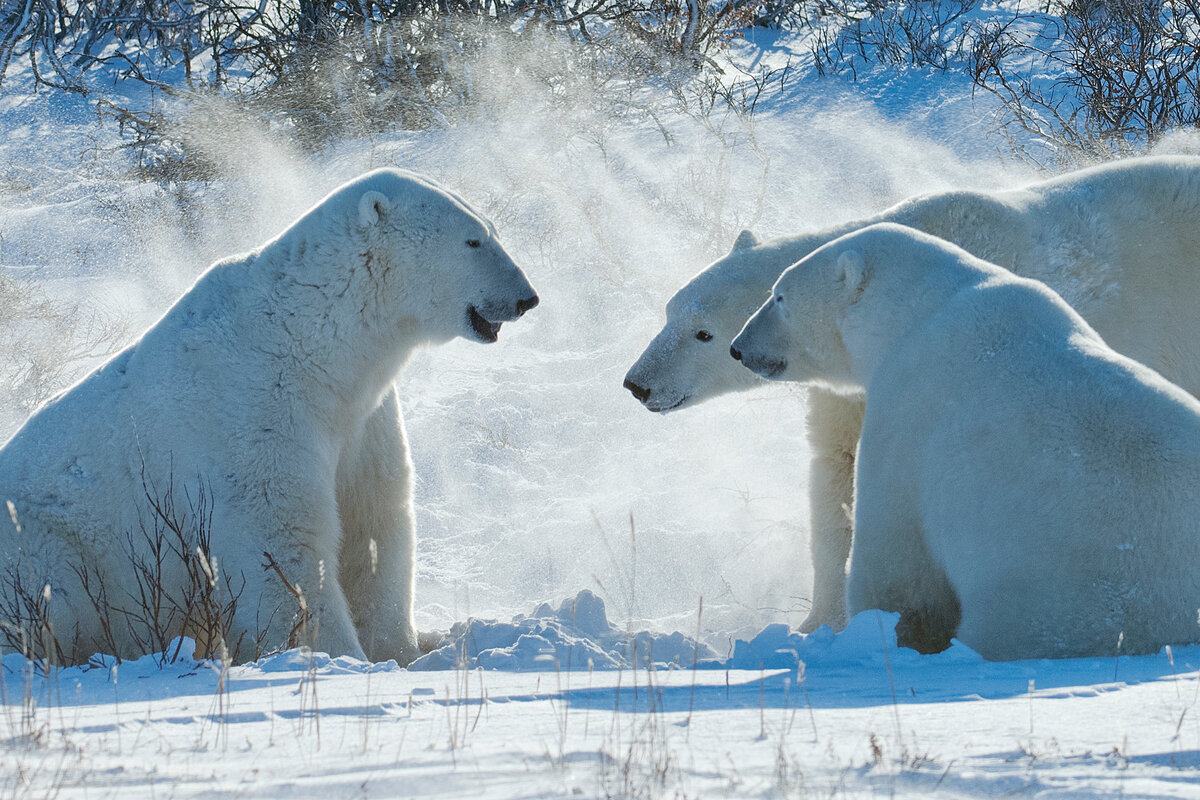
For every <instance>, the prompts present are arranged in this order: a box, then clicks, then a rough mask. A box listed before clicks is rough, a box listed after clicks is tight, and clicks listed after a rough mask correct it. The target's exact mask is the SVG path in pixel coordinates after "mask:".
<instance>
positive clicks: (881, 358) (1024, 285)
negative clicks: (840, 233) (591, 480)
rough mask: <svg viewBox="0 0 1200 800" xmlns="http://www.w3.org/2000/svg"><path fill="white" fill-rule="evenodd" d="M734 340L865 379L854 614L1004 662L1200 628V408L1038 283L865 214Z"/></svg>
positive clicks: (824, 373) (767, 357)
mask: <svg viewBox="0 0 1200 800" xmlns="http://www.w3.org/2000/svg"><path fill="white" fill-rule="evenodd" d="M731 354H732V355H733V356H734V357H735V358H737V359H739V360H740V361H741V362H742V363H743V364H744V365H745V366H747V367H749V368H750V369H752V370H753V371H755V372H757V373H758V374H760V375H762V376H763V377H766V378H769V379H773V380H791V381H801V382H805V383H811V384H817V385H822V386H825V387H830V388H833V389H835V390H839V389H840V390H845V389H857V390H859V391H862V390H864V389H865V395H866V412H865V417H864V421H863V429H862V437H861V439H860V445H859V454H858V461H857V465H856V469H857V472H856V475H855V480H856V487H857V489H856V492H857V493H856V497H855V504H854V530H855V533H854V541H853V545H852V549H851V555H850V567H849V575H848V577H847V586H846V604H847V611H848V612H849V613H851V614H854V613H857V612H859V611H862V610H865V609H870V608H881V609H884V610H889V611H898V612H900V614H901V619H900V623H899V626H898V627H897V635H898V637H899V640H900V644H902V645H906V646H909V647H915V648H917V649H919V650H922V651H925V652H930V651H936V650H939V649H942V648H944V647H945V646H947V645H948V644H949V640H950V637H951V636H957V637H958V639H959V640H961V641H962V642H964V643H965V644H967V645H969V646H970V647H972V648H974V649H975V650H976V651H977V652H979V653H980V654H981V655H982V656H984V657H985V658H987V659H993V660H1005V659H1025V658H1055V657H1078V656H1111V655H1114V654H1117V653H1147V652H1155V651H1157V650H1159V649H1160V648H1161V647H1162V646H1163V645H1178V644H1187V643H1192V642H1196V641H1200V627H1198V624H1197V611H1198V609H1200V402H1197V401H1196V399H1194V398H1193V397H1192V396H1191V395H1189V394H1187V393H1186V392H1184V391H1183V390H1182V389H1180V388H1178V387H1177V386H1175V385H1174V384H1172V383H1170V382H1169V381H1167V380H1166V379H1165V378H1163V377H1162V376H1160V375H1159V374H1158V373H1156V372H1154V371H1153V370H1151V369H1149V368H1147V367H1145V366H1143V365H1141V364H1139V363H1138V362H1135V361H1133V360H1131V359H1129V358H1126V357H1125V356H1122V355H1120V354H1119V353H1117V352H1116V351H1114V350H1112V349H1111V348H1110V347H1108V346H1107V345H1106V344H1105V343H1104V341H1103V340H1102V339H1101V338H1100V336H1099V335H1098V334H1097V333H1096V332H1095V331H1094V330H1092V328H1091V327H1090V326H1089V325H1088V324H1087V322H1085V321H1084V319H1083V318H1082V317H1081V316H1079V314H1077V313H1076V312H1075V311H1074V310H1073V309H1071V308H1070V307H1069V306H1068V305H1067V304H1066V303H1065V302H1063V300H1062V299H1061V298H1060V297H1059V296H1058V295H1057V294H1055V293H1054V292H1053V291H1051V290H1050V289H1049V288H1048V287H1046V286H1045V285H1044V284H1042V283H1040V282H1037V281H1033V280H1028V279H1025V278H1020V277H1017V276H1016V275H1014V274H1012V273H1011V272H1008V271H1007V270H1005V269H1003V268H1001V267H998V266H995V265H993V264H989V263H987V262H985V261H982V260H980V259H978V258H976V257H974V256H972V255H970V254H968V253H967V252H966V251H965V250H962V249H961V248H959V247H957V246H955V245H952V244H950V243H948V242H945V241H942V240H940V239H937V238H935V237H933V236H929V235H928V234H924V233H921V232H918V231H916V230H913V229H911V228H906V227H903V226H900V225H895V224H880V225H873V226H870V227H868V228H865V229H863V230H861V231H858V232H855V233H851V234H849V235H847V236H844V237H842V238H840V239H837V240H835V241H833V242H831V243H829V244H827V245H825V246H824V247H821V248H820V249H818V250H816V251H815V252H814V253H812V254H811V255H810V256H808V257H807V258H805V259H803V260H802V261H800V262H798V263H797V264H795V265H793V266H792V267H790V268H789V269H788V270H787V271H785V272H784V273H783V275H782V276H781V277H780V278H779V280H778V281H777V283H776V284H775V287H774V290H773V292H772V295H771V297H770V299H769V300H768V301H767V302H766V303H765V304H764V305H763V306H762V307H761V308H760V309H759V310H758V312H757V313H756V314H755V315H754V316H753V317H751V319H750V320H749V321H748V322H747V323H746V326H745V328H743V330H742V332H741V333H740V334H739V335H738V336H737V338H736V339H735V340H734V342H733V345H732V347H731Z"/></svg>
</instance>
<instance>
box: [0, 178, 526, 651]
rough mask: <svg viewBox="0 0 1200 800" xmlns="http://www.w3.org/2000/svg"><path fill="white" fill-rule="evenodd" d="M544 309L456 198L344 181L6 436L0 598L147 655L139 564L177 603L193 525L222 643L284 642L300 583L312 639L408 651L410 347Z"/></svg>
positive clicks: (486, 337) (422, 186) (244, 646)
mask: <svg viewBox="0 0 1200 800" xmlns="http://www.w3.org/2000/svg"><path fill="white" fill-rule="evenodd" d="M537 302H538V297H537V294H536V293H535V291H534V290H533V288H532V286H530V283H529V281H528V280H527V279H526V277H525V275H524V274H523V273H522V272H521V270H520V269H519V268H518V267H517V266H516V264H514V263H513V261H512V259H511V258H510V257H509V256H508V255H507V254H506V253H505V251H504V249H503V248H502V247H501V245H500V243H499V241H498V240H497V234H496V229H495V228H494V227H493V226H492V225H491V223H490V222H488V221H487V220H486V219H484V218H483V217H482V216H481V215H480V214H478V213H477V212H476V211H474V210H473V209H472V208H471V207H470V206H469V205H467V203H466V202H465V201H463V200H462V199H461V198H459V197H457V196H456V195H454V194H452V193H450V192H448V191H445V190H444V189H441V188H439V187H438V186H436V185H435V184H433V183H431V182H429V181H427V180H425V179H423V178H421V177H418V176H416V175H413V174H410V173H406V172H402V171H399V170H390V169H388V170H377V171H374V172H370V173H367V174H365V175H363V176H361V177H359V178H357V179H356V180H353V181H351V182H349V183H347V184H345V185H343V186H341V187H340V188H338V189H336V190H335V191H333V192H332V193H331V194H329V195H328V196H327V197H325V198H324V199H323V200H321V201H320V202H319V203H317V205H316V206H315V207H313V208H312V209H311V210H309V211H308V212H307V213H305V214H304V215H303V216H302V217H300V218H299V219H298V220H297V221H296V222H295V223H293V224H292V225H291V226H290V227H289V228H287V229H286V230H285V231H283V232H282V233H281V234H279V235H278V236H277V237H276V238H274V239H272V240H271V241H269V242H267V243H266V244H264V245H262V246H261V247H260V248H258V249H257V250H254V251H252V252H250V253H247V254H245V255H239V256H235V257H232V258H228V259H225V260H223V261H219V262H217V263H216V264H214V265H213V266H212V267H211V268H210V269H208V270H207V271H206V272H205V273H204V274H203V275H201V276H200V278H199V279H198V280H197V281H196V283H195V285H194V286H192V288H191V289H189V290H188V291H187V292H186V293H185V294H184V295H183V296H182V297H181V298H180V299H179V300H178V301H177V302H176V303H175V304H174V305H173V306H172V307H171V308H170V309H169V310H168V311H167V312H166V314H165V315H164V316H163V317H162V319H160V320H159V321H158V322H157V323H155V324H154V325H153V326H152V327H151V328H150V329H149V330H147V331H146V332H145V334H144V335H143V336H142V337H141V338H140V340H138V341H137V342H136V343H134V344H133V345H131V346H130V347H129V348H127V349H126V350H124V351H123V352H121V353H119V354H118V355H116V356H115V357H113V358H112V359H111V360H110V361H108V362H107V363H106V364H104V365H103V366H102V367H100V368H99V369H97V370H96V371H95V372H93V373H92V374H90V375H89V376H87V377H85V378H84V379H83V380H82V381H80V382H79V383H78V384H76V385H75V386H74V387H72V388H70V389H68V390H67V391H66V392H64V393H63V394H61V395H60V396H58V397H57V398H55V399H54V400H52V401H50V402H49V403H48V404H47V405H46V406H45V407H43V408H42V409H40V410H39V411H38V412H37V413H36V414H35V415H34V416H33V417H31V418H30V419H29V420H28V421H27V422H26V424H25V425H24V426H23V427H22V428H21V429H20V430H19V431H18V432H17V433H16V434H15V435H14V436H13V437H12V438H11V439H10V440H9V441H8V442H7V443H6V444H5V445H4V447H3V449H0V500H6V501H8V502H9V503H10V505H9V507H8V508H9V511H10V512H11V514H12V517H13V523H14V524H13V526H12V528H11V529H8V530H6V532H5V533H4V534H2V535H0V566H2V567H3V568H4V575H5V577H6V582H5V585H4V591H3V594H2V595H0V598H2V599H0V611H3V612H4V615H5V616H7V617H9V619H8V620H6V621H7V622H8V623H9V624H10V625H12V624H15V625H24V626H26V627H28V626H29V625H30V624H33V625H34V626H36V625H37V624H38V620H37V619H34V620H29V619H22V618H21V617H22V612H23V611H28V610H29V608H31V606H30V605H29V603H28V601H27V600H26V601H24V602H22V600H21V598H27V597H29V596H30V595H31V594H32V595H34V596H36V595H37V594H38V593H39V591H40V589H41V587H43V586H46V585H48V586H49V587H51V590H50V596H51V598H52V599H51V602H50V604H49V608H50V615H49V621H50V622H51V624H52V626H53V630H54V636H55V638H56V640H57V643H58V646H59V647H60V649H61V651H62V652H61V655H62V656H63V657H64V658H65V659H67V660H68V661H71V662H77V661H80V660H82V659H86V658H87V657H88V656H89V655H90V654H92V653H93V652H97V651H108V650H110V649H113V648H115V649H116V650H117V654H118V655H121V656H130V655H138V654H139V650H143V651H144V648H145V645H146V644H147V642H146V639H147V636H148V634H147V631H146V628H147V625H146V623H145V616H146V608H145V606H146V603H145V602H142V601H140V600H139V597H138V595H139V594H141V593H142V592H143V591H144V588H143V586H142V584H144V583H146V574H145V572H144V570H141V571H139V569H138V565H140V566H141V567H145V566H146V565H150V568H151V570H153V569H155V568H156V567H155V566H154V565H155V562H156V560H157V561H158V562H159V563H161V564H162V568H161V578H160V581H159V579H156V581H158V582H161V585H162V587H163V589H164V592H165V601H164V603H163V607H166V608H170V607H172V604H176V605H177V604H179V603H182V602H185V601H186V598H184V597H183V595H184V594H185V593H186V592H187V583H188V580H189V577H188V575H186V574H185V570H184V567H183V562H184V559H182V558H180V557H179V555H180V552H181V551H183V550H184V549H185V546H186V547H190V548H192V549H194V545H195V543H194V542H192V541H186V542H184V541H183V539H184V538H186V537H187V536H191V535H192V534H193V533H195V532H196V531H197V530H198V529H199V528H201V527H204V528H207V530H208V535H209V536H210V539H211V541H210V553H207V554H206V555H208V556H211V562H215V565H216V568H217V570H218V571H219V572H220V574H221V575H223V576H226V578H229V577H232V580H229V581H228V583H229V593H230V594H233V593H235V592H236V593H237V594H238V598H237V604H236V610H235V612H234V614H233V617H232V619H231V621H230V634H229V636H228V641H229V643H230V645H231V646H233V647H234V648H235V650H234V652H233V656H234V658H236V659H239V660H242V659H245V658H247V657H249V656H251V655H252V654H253V651H254V650H255V649H256V648H272V647H277V646H282V645H286V644H287V643H288V642H289V638H290V637H292V636H293V634H295V633H296V631H295V630H294V629H293V626H294V618H295V616H296V609H297V608H298V597H299V595H303V597H304V599H305V603H306V607H307V610H308V612H309V613H310V614H311V615H312V620H311V623H310V624H309V625H308V627H307V634H308V637H309V638H308V641H309V643H311V644H313V645H314V646H315V647H317V648H319V649H321V650H324V651H327V652H329V653H330V654H333V655H343V654H344V655H350V656H354V657H356V658H364V657H368V658H371V659H373V660H381V659H388V658H392V659H396V660H397V661H398V662H400V663H407V662H408V661H410V660H412V659H413V658H414V657H415V656H416V655H418V652H417V643H416V638H415V630H414V627H413V616H412V614H413V581H414V548H415V540H414V531H413V509H412V480H413V479H412V463H411V461H410V459H409V453H408V445H407V442H406V438H405V432H404V426H403V424H402V420H401V416H400V409H399V404H398V400H397V396H396V391H395V389H394V386H393V381H394V379H395V378H396V375H397V373H398V371H399V370H400V368H401V367H402V366H403V364H404V363H405V361H406V359H407V358H408V357H409V355H410V354H411V353H412V352H413V350H414V349H415V348H416V347H418V346H420V345H423V344H429V343H439V342H446V341H449V340H451V339H453V338H455V337H463V338H466V339H469V340H473V341H477V342H484V343H490V342H494V341H496V339H497V335H498V333H499V331H500V327H501V324H502V323H504V322H507V321H511V320H515V319H517V318H518V317H520V316H521V315H522V314H524V313H525V312H526V311H528V310H529V309H531V308H533V307H534V306H535V305H537ZM169 520H173V521H174V522H173V523H172V522H171V521H169ZM171 524H176V525H177V526H178V527H180V528H182V529H184V534H185V536H184V537H178V539H176V538H172V536H171V535H168V536H167V537H166V543H165V544H166V546H167V547H168V548H172V549H174V550H175V551H176V552H175V557H170V554H169V553H168V557H167V558H165V559H163V558H162V557H161V556H159V555H156V554H155V553H154V552H153V546H154V545H153V540H154V539H155V537H154V536H151V535H146V531H147V530H148V529H154V528H161V527H163V526H167V527H168V528H169V527H170V525H171ZM6 527H7V526H6ZM168 533H169V531H168ZM158 538H159V540H160V545H161V539H162V537H158ZM189 552H190V551H189ZM265 554H267V555H265ZM268 565H269V566H271V568H270V569H267V568H266V566H268ZM210 566H212V564H211V563H210ZM156 581H151V583H154V582H156ZM98 597H100V598H101V599H102V600H103V601H104V602H103V603H101V605H103V606H105V607H106V609H105V613H103V614H98V613H97V612H96V609H95V608H94V606H95V605H96V600H97V598H98ZM141 600H144V598H142V599H141ZM23 606H24V608H23ZM27 616H28V615H27ZM178 616H179V615H178V613H176V614H175V616H174V617H172V619H173V620H175V621H178ZM14 618H15V619H14ZM159 624H164V623H162V622H161V620H160V623H159ZM160 638H161V637H160ZM314 640H315V641H314ZM239 643H240V647H239V646H238V645H239Z"/></svg>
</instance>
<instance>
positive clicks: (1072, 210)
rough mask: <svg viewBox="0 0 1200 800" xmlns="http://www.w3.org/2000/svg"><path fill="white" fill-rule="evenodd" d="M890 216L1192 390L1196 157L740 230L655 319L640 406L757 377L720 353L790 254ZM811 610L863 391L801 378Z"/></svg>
mask: <svg viewBox="0 0 1200 800" xmlns="http://www.w3.org/2000/svg"><path fill="white" fill-rule="evenodd" d="M875 222H896V223H901V224H904V225H907V226H909V227H912V228H916V229H918V230H922V231H925V232H926V233H930V234H933V235H935V236H938V237H940V238H942V239H946V240H948V241H951V242H954V243H955V244H957V245H959V246H960V247H963V248H965V249H966V250H967V251H968V252H970V253H972V254H973V255H976V256H979V257H980V258H983V259H986V260H988V261H991V262H994V263H996V264H999V265H1001V266H1003V267H1006V268H1008V269H1011V270H1012V271H1014V272H1016V273H1017V274H1020V275H1025V276H1027V277H1032V278H1035V279H1037V280H1041V281H1043V282H1044V283H1046V284H1047V285H1049V286H1050V287H1051V288H1053V289H1054V290H1056V291H1057V292H1059V293H1060V294H1061V295H1062V296H1063V298H1064V299H1066V300H1067V302H1068V303H1070V304H1071V305H1072V306H1073V307H1074V308H1075V309H1076V310H1077V311H1079V312H1080V313H1081V314H1082V315H1083V317H1084V318H1085V319H1087V320H1088V321H1089V322H1090V323H1091V324H1092V325H1093V326H1095V328H1096V329H1097V330H1098V331H1099V332H1100V334H1101V335H1102V336H1103V337H1104V338H1105V340H1106V341H1107V342H1108V343H1109V344H1110V345H1111V346H1112V347H1113V348H1115V349H1116V350H1118V351H1119V352H1121V353H1124V354H1126V355H1128V356H1130V357H1132V358H1135V359H1137V360H1138V361H1141V362H1142V363H1144V364H1147V365H1149V366H1150V367H1151V368H1153V369H1155V370H1157V371H1159V372H1160V373H1162V374H1163V375H1164V376H1166V377H1167V378H1168V379H1170V380H1172V381H1173V382H1175V383H1177V384H1178V385H1180V386H1182V387H1183V388H1184V389H1186V390H1188V391H1189V392H1191V393H1192V394H1200V337H1197V336H1196V335H1195V333H1194V332H1195V330H1196V328H1197V327H1200V304H1197V303H1196V298H1198V297H1200V270H1197V269H1196V268H1195V265H1196V264H1197V263H1198V262H1200V158H1189V157H1153V158H1136V159H1129V160H1125V161H1119V162H1113V163H1110V164H1105V165H1101V166H1098V167H1093V168H1090V169H1084V170H1079V171H1077V172H1072V173H1069V174H1066V175H1063V176H1060V177H1056V178H1053V179H1051V180H1048V181H1044V182H1041V183H1036V184H1033V185H1031V186H1028V187H1025V188H1022V189H1014V190H1006V191H999V192H990V193H989V192H976V191H950V192H940V193H936V194H930V195H925V196H921V197H916V198H912V199H910V200H906V201H904V202H902V203H900V204H899V205H896V206H894V207H892V208H889V209H887V210H885V211H883V212H881V213H879V214H877V215H875V216H872V217H870V218H867V219H860V220H854V221H851V222H847V223H845V224H842V225H838V226H835V227H832V228H828V229H826V230H822V231H818V232H815V233H809V234H802V235H799V236H788V237H782V238H777V239H768V240H765V241H759V240H758V239H757V238H756V237H754V236H753V235H752V234H750V233H749V232H743V233H742V235H740V236H739V237H738V238H737V242H736V243H735V245H734V248H733V250H732V251H731V252H730V253H729V254H728V255H726V256H725V257H723V258H721V259H719V260H718V261H716V262H715V263H713V264H712V265H711V266H709V267H708V268H706V269H705V270H703V271H702V272H701V273H700V274H698V275H696V276H695V278H693V279H692V280H691V281H690V282H689V283H688V284H687V285H685V286H684V287H683V288H681V289H680V290H679V291H678V292H677V293H676V294H675V296H674V297H672V298H671V299H670V301H669V302H668V303H667V321H666V324H665V325H664V327H663V328H662V330H661V332H660V333H659V334H658V335H657V336H655V338H654V339H653V341H651V342H650V344H649V345H648V346H647V347H646V349H645V352H643V353H642V355H641V357H640V358H639V359H638V360H637V362H636V363H635V364H634V365H633V366H632V367H631V368H630V369H629V371H628V373H627V374H626V376H625V386H626V388H627V389H629V391H630V392H632V393H633V394H634V396H635V397H636V398H637V399H638V400H639V401H641V403H642V404H643V405H644V406H645V407H646V408H647V409H649V410H651V411H656V412H660V413H665V412H670V411H673V410H676V409H682V408H687V407H689V406H692V405H695V404H696V403H699V402H703V401H704V400H706V399H708V398H711V397H715V396H717V395H720V394H723V393H726V392H733V391H740V390H743V389H748V388H751V387H753V386H756V385H758V384H759V383H760V381H759V379H757V378H756V377H755V376H754V375H752V374H751V373H750V372H749V371H747V370H744V369H741V368H740V367H739V366H738V365H737V363H736V362H734V361H733V360H732V359H729V358H727V353H728V350H729V343H730V342H731V341H732V339H733V337H734V335H736V334H737V332H738V331H739V330H740V329H741V326H742V323H743V322H744V321H745V320H746V318H747V317H748V316H749V315H750V314H752V313H753V312H754V310H755V309H756V308H757V307H758V305H759V304H760V303H761V302H762V300H761V298H762V297H763V296H765V295H766V293H767V292H769V291H770V288H771V286H772V284H773V283H774V282H775V280H776V279H777V278H778V277H779V275H780V273H782V272H783V270H784V269H786V268H787V267H788V266H790V265H791V264H794V263H795V262H797V261H799V260H800V259H802V258H804V257H805V256H806V255H808V254H809V253H810V252H812V251H813V250H815V249H817V248H818V247H820V246H821V245H823V244H826V243H827V242H830V241H832V240H834V239H836V238H838V237H839V236H842V235H844V234H846V233H850V232H852V231H855V230H858V229H860V228H863V227H866V226H867V225H870V224H872V223H875ZM807 414H808V438H809V444H810V446H811V451H812V454H811V457H812V461H811V470H810V476H809V486H808V489H809V507H810V509H811V515H812V519H811V523H810V537H811V546H812V565H813V593H812V609H811V611H810V613H809V614H808V617H807V619H805V620H804V621H803V622H802V623H801V625H800V630H801V631H803V632H810V631H812V630H815V629H816V628H817V627H818V626H819V625H823V624H829V625H832V626H833V627H835V628H840V627H842V626H843V625H844V624H845V622H846V613H845V608H844V606H843V597H844V590H845V570H846V559H847V558H848V556H849V552H850V544H851V539H852V529H851V525H850V522H849V519H848V517H847V515H846V513H845V511H844V509H846V508H848V507H849V506H850V504H851V503H852V502H853V497H854V483H853V474H854V458H855V451H856V448H857V445H858V436H859V430H860V428H861V425H862V415H863V400H862V397H861V394H860V393H858V392H855V391H852V390H842V389H839V390H833V389H831V388H829V387H820V386H813V387H811V388H810V389H809V391H808V403H807Z"/></svg>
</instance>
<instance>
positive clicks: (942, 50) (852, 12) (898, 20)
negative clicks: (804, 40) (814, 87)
mask: <svg viewBox="0 0 1200 800" xmlns="http://www.w3.org/2000/svg"><path fill="white" fill-rule="evenodd" d="M977 5H978V0H917V2H895V1H894V0H832V2H822V3H820V5H819V13H818V14H817V15H816V16H815V17H813V18H812V19H810V20H809V21H808V23H807V24H808V25H809V26H811V27H812V28H813V29H814V30H815V32H816V36H815V40H814V41H815V43H814V46H813V55H814V56H815V63H816V68H817V71H818V73H820V74H822V75H824V74H827V73H839V72H842V71H845V70H849V71H850V72H851V73H852V74H853V75H854V76H855V77H856V78H857V75H858V70H859V69H861V68H862V67H863V66H864V65H867V64H883V65H888V66H900V65H909V66H916V67H931V68H933V69H938V70H943V71H944V70H947V69H950V67H951V66H952V65H953V64H955V63H956V62H957V61H959V60H961V58H962V57H964V54H965V53H967V52H968V51H969V47H970V42H971V40H972V36H973V32H972V27H971V26H970V25H968V24H966V20H965V17H966V15H967V14H968V13H969V12H970V11H972V10H974V9H975V7H976V6H977Z"/></svg>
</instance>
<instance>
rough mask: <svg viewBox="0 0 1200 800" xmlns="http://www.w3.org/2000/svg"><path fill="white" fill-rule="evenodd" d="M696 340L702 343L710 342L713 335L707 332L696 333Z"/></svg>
mask: <svg viewBox="0 0 1200 800" xmlns="http://www.w3.org/2000/svg"><path fill="white" fill-rule="evenodd" d="M696 338H697V339H699V340H700V341H702V342H711V341H712V338H713V335H712V334H711V333H709V332H708V331H696Z"/></svg>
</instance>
